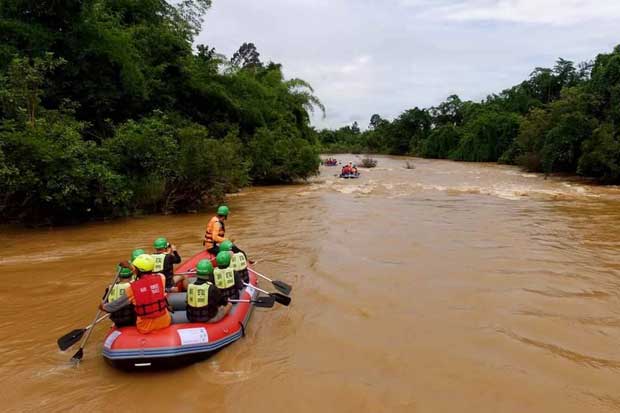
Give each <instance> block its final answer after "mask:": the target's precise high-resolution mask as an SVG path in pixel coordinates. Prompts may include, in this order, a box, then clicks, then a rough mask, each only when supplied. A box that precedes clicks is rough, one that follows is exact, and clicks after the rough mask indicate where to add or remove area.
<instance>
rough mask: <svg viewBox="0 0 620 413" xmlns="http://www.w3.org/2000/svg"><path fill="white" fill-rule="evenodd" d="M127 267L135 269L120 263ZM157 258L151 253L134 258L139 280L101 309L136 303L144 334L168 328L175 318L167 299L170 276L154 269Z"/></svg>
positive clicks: (101, 306) (137, 322)
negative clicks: (167, 281) (155, 271)
mask: <svg viewBox="0 0 620 413" xmlns="http://www.w3.org/2000/svg"><path fill="white" fill-rule="evenodd" d="M119 265H120V266H121V267H124V268H132V265H131V264H130V263H129V262H127V261H125V262H122V263H120V264H119ZM154 267H155V259H153V257H152V256H150V255H148V254H142V255H139V256H138V257H136V259H135V260H133V268H134V271H135V274H136V275H137V277H138V279H137V280H136V281H134V282H132V283H131V284H130V287H129V288H127V289H126V290H125V295H123V296H121V297H120V298H119V299H117V300H114V301H112V302H108V303H101V304H100V306H99V308H100V309H101V310H103V311H106V312H108V313H113V312H115V311H118V310H120V309H121V308H123V307H126V306H128V305H132V304H133V306H134V311H135V313H136V327H137V329H138V331H139V332H140V333H142V334H147V333H150V332H151V331H154V330H159V329H162V328H166V327H168V326H169V325H170V323H171V321H172V318H171V317H170V313H169V312H168V302H167V300H166V277H164V275H163V274H158V273H154V272H153V268H154Z"/></svg>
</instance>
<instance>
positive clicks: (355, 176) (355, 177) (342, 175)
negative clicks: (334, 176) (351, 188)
mask: <svg viewBox="0 0 620 413" xmlns="http://www.w3.org/2000/svg"><path fill="white" fill-rule="evenodd" d="M359 177H360V174H359V172H358V173H355V174H340V178H343V179H357V178H359Z"/></svg>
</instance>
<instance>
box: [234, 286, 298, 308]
mask: <svg viewBox="0 0 620 413" xmlns="http://www.w3.org/2000/svg"><path fill="white" fill-rule="evenodd" d="M243 284H245V285H246V286H250V287H252V288H254V289H255V290H257V291H260V292H261V293H264V294H267V295H269V296H271V297H273V298H274V299H275V300H276V302H277V303H279V304H282V305H284V306H287V307H288V305H289V304H290V303H291V297H289V296H286V295H284V294H280V293H270V292H269V291H265V290H261V289H260V288H258V287H257V286H255V285H251V284H247V283H243Z"/></svg>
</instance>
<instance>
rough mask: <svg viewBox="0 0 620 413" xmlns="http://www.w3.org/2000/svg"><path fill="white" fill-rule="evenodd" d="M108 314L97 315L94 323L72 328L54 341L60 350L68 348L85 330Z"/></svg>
mask: <svg viewBox="0 0 620 413" xmlns="http://www.w3.org/2000/svg"><path fill="white" fill-rule="evenodd" d="M109 316H110V314H106V315H103V316H101V317H99V318H98V319H97V321H95V324H91V325H89V326H86V327H84V328H79V329H76V330H73V331H72V332H70V333H67V334H65V335H64V336H62V337H60V338H59V339H58V340H57V341H56V342H57V343H58V348H60V351H65V350H66V349H68V348H69V347H71V346H72V345H74V344H75V343H77V342H78V341H80V339H81V338H82V336H83V335H84V333H85V332H86V331H87V330H89V329H91V328H93V327H94V326H95V325H96V324H99V323H100V322H101V321H103V320H105V319H106V318H108V317H109Z"/></svg>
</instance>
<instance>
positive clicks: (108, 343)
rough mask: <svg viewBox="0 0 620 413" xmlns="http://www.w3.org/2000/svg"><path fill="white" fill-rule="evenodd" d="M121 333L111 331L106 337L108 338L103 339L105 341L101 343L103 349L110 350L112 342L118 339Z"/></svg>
mask: <svg viewBox="0 0 620 413" xmlns="http://www.w3.org/2000/svg"><path fill="white" fill-rule="evenodd" d="M121 334H122V333H121V332H120V331H118V330H116V331H112V332H111V333H110V335H109V336H108V338H106V339H105V341H104V342H103V347H105V348H107V349H111V348H112V344H114V342H115V341H116V339H117V338H118V336H120V335H121Z"/></svg>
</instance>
